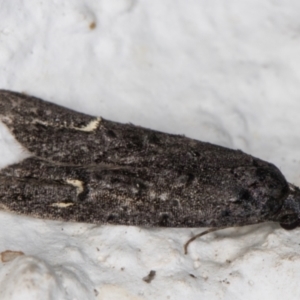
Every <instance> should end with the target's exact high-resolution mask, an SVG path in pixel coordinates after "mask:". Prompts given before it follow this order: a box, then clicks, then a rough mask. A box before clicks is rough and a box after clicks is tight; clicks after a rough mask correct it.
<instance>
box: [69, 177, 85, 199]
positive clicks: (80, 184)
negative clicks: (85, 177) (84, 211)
mask: <svg viewBox="0 0 300 300" xmlns="http://www.w3.org/2000/svg"><path fill="white" fill-rule="evenodd" d="M66 182H67V183H68V184H71V185H73V186H74V187H76V192H77V195H79V194H80V193H82V192H83V191H84V187H83V182H82V181H81V180H78V179H67V180H66Z"/></svg>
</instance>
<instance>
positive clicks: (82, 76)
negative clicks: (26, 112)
mask: <svg viewBox="0 0 300 300" xmlns="http://www.w3.org/2000/svg"><path fill="white" fill-rule="evenodd" d="M299 9H300V3H299V2H298V1H296V0H288V1H276V0H266V1H259V0H245V1H238V0H235V1H234V0H231V1H222V0H213V1H205V0H202V1H199V0H182V1H172V0H165V1H159V0H102V1H92V0H86V1H83V0H73V1H37V0H31V1H20V0H19V1H18V0H16V1H1V2H0V75H1V76H0V88H4V89H11V90H16V91H25V92H26V93H29V94H32V95H35V96H39V97H41V98H44V99H47V100H49V101H53V102H56V103H59V104H62V105H65V106H68V107H71V108H73V109H76V110H78V111H83V112H86V113H90V114H93V115H99V116H103V117H104V118H107V119H112V120H116V121H121V122H132V123H134V124H138V125H142V126H146V127H150V128H153V129H159V130H161V131H166V132H172V133H180V134H185V135H187V136H190V137H193V138H197V139H201V140H206V141H210V142H213V143H217V144H220V145H224V146H228V147H232V148H240V149H242V150H244V151H245V152H248V153H250V154H252V155H254V156H256V157H260V158H262V159H265V160H268V161H270V162H273V163H275V164H276V165H277V166H278V167H279V168H280V169H281V170H282V172H283V173H284V174H285V175H286V177H287V179H288V180H289V181H291V182H292V183H295V184H298V185H300V176H299V175H300V171H299V169H300V168H299V167H300V160H299V148H300V134H299V130H298V128H299V125H300V117H299V112H300V101H299V100H300V88H299V87H300V56H299V53H300V30H299V28H300V12H299V11H300V10H299ZM0 143H1V147H0V155H1V156H0V166H1V167H2V166H3V165H5V164H8V163H11V162H13V161H14V160H17V159H18V157H19V158H20V157H21V156H22V155H23V156H24V155H26V153H24V152H23V150H22V149H21V148H20V147H19V146H17V145H15V144H14V143H12V139H11V137H10V136H9V134H8V132H7V130H6V129H5V127H3V126H0ZM0 228H1V230H0V252H2V251H5V250H15V251H23V252H24V253H25V255H24V256H20V257H18V258H16V259H15V260H13V261H11V262H8V263H5V264H0V299H1V300H8V299H9V300H11V299H13V300H17V299H18V300H19V299H22V300H27V299H30V300H31V299H34V300H35V299H36V300H38V299H45V300H46V299H49V300H50V299H51V300H60V299H67V300H75V299H78V300H81V299H87V300H89V299H98V300H100V299H101V300H108V299H126V300H127V299H178V300H179V299H189V300H190V299H191V300H193V299H228V300H229V299H230V300H234V299H243V300H247V299H283V298H284V299H285V300H288V299H298V298H299V297H300V287H299V276H300V255H299V254H300V246H299V239H300V230H294V231H292V232H288V231H284V230H282V229H280V228H279V226H278V225H276V224H260V225H255V226H248V227H244V228H236V229H227V230H223V231H219V232H216V233H212V234H210V235H207V236H205V237H203V238H201V239H199V240H197V241H195V242H194V243H193V244H191V247H190V253H189V255H187V256H185V255H183V249H182V246H183V244H184V242H185V241H186V240H187V239H188V238H189V237H190V236H191V235H192V234H193V233H194V234H195V233H198V232H199V229H181V230H179V229H159V228H158V229H144V228H137V227H122V226H99V227H97V226H91V225H87V224H72V223H56V222H49V221H43V220H34V219H29V218H26V217H16V216H13V215H10V214H7V213H1V214H0ZM200 230H201V229H200ZM150 270H155V271H156V276H155V278H154V279H153V281H152V282H151V283H146V282H144V281H143V280H142V278H144V277H145V276H147V275H148V274H149V272H150ZM190 274H192V276H191V275H190ZM194 276H195V277H194Z"/></svg>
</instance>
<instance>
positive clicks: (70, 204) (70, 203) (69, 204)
mask: <svg viewBox="0 0 300 300" xmlns="http://www.w3.org/2000/svg"><path fill="white" fill-rule="evenodd" d="M72 205H74V203H72V202H69V203H64V202H56V203H52V204H51V206H52V207H58V208H66V207H69V206H72Z"/></svg>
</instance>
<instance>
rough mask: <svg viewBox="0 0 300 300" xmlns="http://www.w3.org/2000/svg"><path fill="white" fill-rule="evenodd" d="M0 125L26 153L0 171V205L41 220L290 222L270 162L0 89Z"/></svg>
mask: <svg viewBox="0 0 300 300" xmlns="http://www.w3.org/2000/svg"><path fill="white" fill-rule="evenodd" d="M0 121H1V122H2V123H4V124H5V125H6V126H7V128H8V129H9V130H10V132H11V133H12V134H13V135H14V137H15V139H16V140H17V141H18V142H19V143H20V144H21V145H22V147H24V148H25V149H27V150H28V151H29V152H30V154H31V156H30V157H29V158H26V159H24V160H23V161H21V162H19V163H16V164H13V165H10V166H8V167H6V168H4V169H2V170H0V207H1V209H3V210H6V211H10V212H13V213H18V214H25V215H28V216H34V217H39V218H43V219H53V220H63V221H75V222H88V223H96V224H120V225H137V226H146V227H151V226H159V227H160V226H165V227H210V228H212V229H210V231H213V230H216V229H220V228H227V227H233V226H234V227H236V226H244V225H250V224H256V223H260V222H266V221H273V222H278V223H280V225H281V226H282V227H283V228H285V229H293V228H296V227H297V226H298V225H299V224H300V221H299V220H300V206H299V205H300V190H299V188H298V187H296V186H294V185H293V184H290V183H288V182H287V181H286V179H285V177H284V176H283V175H282V173H281V172H280V171H279V169H278V168H277V167H276V166H274V165H273V164H271V163H268V162H265V161H263V160H261V159H258V158H255V157H253V156H251V155H248V154H245V153H243V152H242V151H240V150H232V149H228V148H224V147H221V146H217V145H213V144H210V143H205V142H201V141H197V140H194V139H191V138H187V137H185V136H182V135H174V134H167V133H163V132H159V131H154V130H150V129H146V128H143V127H139V126H135V125H132V124H120V123H117V122H112V121H108V120H106V119H103V118H100V117H93V116H89V115H86V114H83V113H79V112H76V111H73V110H70V109H67V108H64V107H61V106H58V105H55V104H52V103H49V102H46V101H43V100H41V99H38V98H35V97H31V96H27V95H24V94H20V93H16V92H11V91H5V90H0Z"/></svg>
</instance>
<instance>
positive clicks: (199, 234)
mask: <svg viewBox="0 0 300 300" xmlns="http://www.w3.org/2000/svg"><path fill="white" fill-rule="evenodd" d="M225 228H228V227H218V228H210V229H207V230H205V231H203V232H201V233H198V234H196V235H195V236H193V237H192V238H190V239H189V240H188V241H187V242H186V243H185V244H184V247H183V248H184V254H185V255H186V254H188V246H189V244H190V243H191V242H193V241H194V240H196V239H197V238H199V237H201V236H203V235H205V234H207V233H211V232H214V231H217V230H221V229H225Z"/></svg>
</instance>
